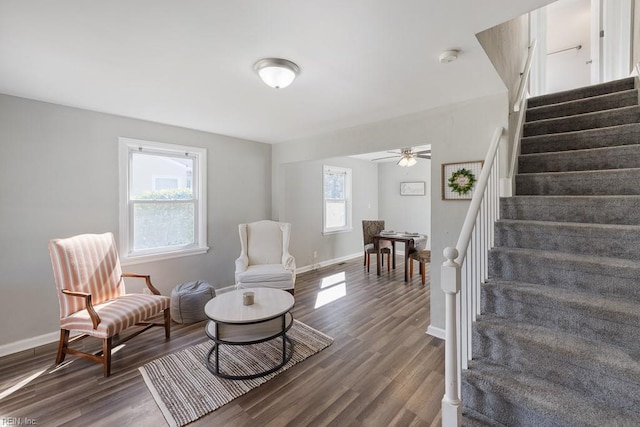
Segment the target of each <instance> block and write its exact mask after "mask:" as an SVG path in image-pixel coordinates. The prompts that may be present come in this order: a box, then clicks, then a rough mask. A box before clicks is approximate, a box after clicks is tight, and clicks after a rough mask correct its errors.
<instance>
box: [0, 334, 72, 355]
mask: <svg viewBox="0 0 640 427" xmlns="http://www.w3.org/2000/svg"><path fill="white" fill-rule="evenodd" d="M59 338H60V331H58V332H51V333H48V334H44V335H39V336H37V337H31V338H27V339H24V340H20V341H16V342H12V343H9V344H4V345H1V346H0V357H2V356H6V355H8V354H13V353H19V352H21V351H25V350H30V349H33V348H35V347H39V346H41V345H45V344H50V343H52V342H56V341H58V339H59Z"/></svg>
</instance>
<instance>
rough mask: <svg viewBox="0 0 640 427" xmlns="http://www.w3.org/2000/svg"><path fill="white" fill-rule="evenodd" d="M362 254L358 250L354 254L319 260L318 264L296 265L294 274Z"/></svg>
mask: <svg viewBox="0 0 640 427" xmlns="http://www.w3.org/2000/svg"><path fill="white" fill-rule="evenodd" d="M361 256H362V252H358V253H355V254H351V255H346V256H343V257H340V258H334V259H330V260H327V261H321V262H319V263H318V264H312V265H305V266H304V267H298V268H296V274H299V273H306V272H307V271H311V270H317V269H318V268H320V267H326V266H328V265H333V264H338V263H340V262H344V261H349V260H351V259H354V258H358V257H361Z"/></svg>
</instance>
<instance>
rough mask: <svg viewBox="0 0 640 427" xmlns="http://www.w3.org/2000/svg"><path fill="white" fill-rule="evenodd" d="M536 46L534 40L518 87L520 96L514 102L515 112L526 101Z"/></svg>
mask: <svg viewBox="0 0 640 427" xmlns="http://www.w3.org/2000/svg"><path fill="white" fill-rule="evenodd" d="M536 44H537V41H536V40H533V41H532V42H531V46H529V54H528V55H527V61H526V62H525V64H524V71H523V72H522V77H521V78H520V85H519V86H518V95H517V96H516V99H515V101H514V102H513V111H520V109H521V107H522V101H523V100H524V95H525V91H526V89H527V83H529V73H530V71H531V62H532V59H533V54H534V52H535V51H536Z"/></svg>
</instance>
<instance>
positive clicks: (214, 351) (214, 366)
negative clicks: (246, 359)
mask: <svg viewBox="0 0 640 427" xmlns="http://www.w3.org/2000/svg"><path fill="white" fill-rule="evenodd" d="M287 314H289V316H290V317H291V322H290V323H289V324H288V325H287ZM279 317H280V318H281V319H282V329H281V331H280V332H278V333H277V334H274V335H271V336H267V337H262V338H260V339H257V340H254V341H242V342H234V341H225V340H221V339H219V338H218V336H219V332H218V324H217V323H212V324H213V325H214V327H215V333H209V330H208V328H205V331H206V332H207V336H208V337H209V338H211V340H212V341H213V347H211V350H209V352H208V353H207V360H206V362H205V365H206V366H207V369H208V370H209V372H211V373H212V374H213V375H216V376H218V377H220V378H226V379H228V380H251V379H253V378H258V377H263V376H265V375H269V374H270V373H272V372H275V371H277V370H278V369H281V368H282V367H283V366H284V365H286V364H287V362H288V361H289V360H291V357H292V356H293V341H291V339H290V338H289V337H288V336H287V331H288V330H289V329H290V328H291V326H292V325H293V316H291V315H290V313H284V314H282V315H281V316H279ZM268 320H270V319H266V320H261V321H257V322H250V323H246V324H245V325H252V324H257V323H263V322H264V321H268ZM210 323H211V322H210ZM278 337H280V338H282V362H280V363H279V364H278V365H277V366H274V367H273V368H269V369H267V370H265V371H261V372H256V373H252V374H248V375H232V374H225V373H223V372H220V345H229V346H236V345H254V344H259V343H262V342H265V341H271V340H274V339H276V338H278ZM212 355H213V361H212V360H211V359H212V357H211V356H212Z"/></svg>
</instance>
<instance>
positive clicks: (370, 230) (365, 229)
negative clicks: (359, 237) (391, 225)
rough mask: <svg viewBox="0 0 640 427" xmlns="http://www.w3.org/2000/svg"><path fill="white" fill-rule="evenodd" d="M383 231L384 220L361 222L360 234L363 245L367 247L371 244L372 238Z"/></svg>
mask: <svg viewBox="0 0 640 427" xmlns="http://www.w3.org/2000/svg"><path fill="white" fill-rule="evenodd" d="M382 230H384V220H382V219H375V220H370V219H365V220H362V234H363V238H364V244H365V245H369V244H372V243H373V236H375V235H376V234H379V233H380V232H381V231H382Z"/></svg>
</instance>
